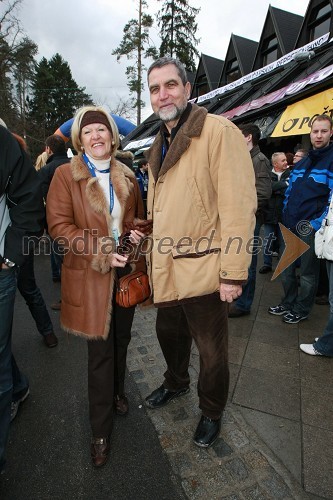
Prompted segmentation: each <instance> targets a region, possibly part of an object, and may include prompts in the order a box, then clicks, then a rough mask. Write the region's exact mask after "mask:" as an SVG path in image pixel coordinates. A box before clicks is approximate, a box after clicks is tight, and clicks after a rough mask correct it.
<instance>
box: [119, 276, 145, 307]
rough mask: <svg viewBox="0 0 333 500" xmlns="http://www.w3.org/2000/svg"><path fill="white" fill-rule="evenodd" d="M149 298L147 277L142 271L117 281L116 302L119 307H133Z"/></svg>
mask: <svg viewBox="0 0 333 500" xmlns="http://www.w3.org/2000/svg"><path fill="white" fill-rule="evenodd" d="M149 297H150V286H149V279H148V275H147V274H146V273H144V272H142V271H136V272H134V273H130V274H127V275H126V276H123V277H122V278H119V279H118V282H117V290H116V302H117V304H118V305H119V306H121V307H133V306H136V305H137V304H141V302H144V301H145V300H147V299H148V298H149Z"/></svg>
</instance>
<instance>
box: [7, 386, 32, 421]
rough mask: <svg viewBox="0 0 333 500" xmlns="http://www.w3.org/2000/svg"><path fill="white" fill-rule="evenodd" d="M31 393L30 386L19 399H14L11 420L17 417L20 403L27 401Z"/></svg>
mask: <svg viewBox="0 0 333 500" xmlns="http://www.w3.org/2000/svg"><path fill="white" fill-rule="evenodd" d="M29 394H30V390H29V387H28V389H27V390H26V392H25V393H24V394H23V396H22V397H21V398H20V399H19V400H18V401H12V404H11V408H10V421H11V422H12V421H13V420H14V418H15V417H16V415H17V412H18V409H19V406H20V404H21V403H23V401H25V400H26V399H27V397H28V396H29Z"/></svg>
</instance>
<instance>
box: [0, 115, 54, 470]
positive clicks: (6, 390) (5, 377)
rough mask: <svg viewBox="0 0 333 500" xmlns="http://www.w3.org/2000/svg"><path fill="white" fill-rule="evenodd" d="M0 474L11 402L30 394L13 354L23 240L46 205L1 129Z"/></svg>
mask: <svg viewBox="0 0 333 500" xmlns="http://www.w3.org/2000/svg"><path fill="white" fill-rule="evenodd" d="M0 146H1V147H0V318H1V321H0V472H3V471H4V466H5V450H6V444H7V440H8V432H9V424H10V419H11V405H12V400H13V401H16V403H17V405H19V404H20V403H21V402H22V401H24V399H26V397H27V396H28V394H29V383H28V380H27V378H26V377H25V376H24V375H23V374H22V373H21V372H20V371H19V369H18V367H17V365H16V362H15V359H14V356H13V354H12V350H11V337H12V322H13V312H14V301H15V291H16V275H17V268H18V266H20V265H22V264H23V263H24V259H25V257H24V255H23V253H24V246H25V245H24V238H26V237H27V236H28V235H29V234H40V233H41V232H42V229H43V226H44V207H43V203H42V197H41V195H40V193H39V192H38V183H37V182H36V175H37V174H36V172H35V169H34V168H33V166H32V164H31V162H30V160H29V158H28V156H27V155H26V153H25V152H24V151H23V150H22V149H21V148H20V146H19V143H18V142H17V140H16V139H14V137H13V136H12V134H11V133H10V132H9V131H8V130H6V129H5V128H4V127H3V126H1V125H0Z"/></svg>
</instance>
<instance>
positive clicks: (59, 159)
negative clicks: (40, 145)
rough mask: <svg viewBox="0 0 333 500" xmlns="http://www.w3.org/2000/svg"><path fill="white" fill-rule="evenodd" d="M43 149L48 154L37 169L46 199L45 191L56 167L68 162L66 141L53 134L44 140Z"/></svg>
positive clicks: (46, 191)
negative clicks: (44, 161) (42, 165)
mask: <svg viewBox="0 0 333 500" xmlns="http://www.w3.org/2000/svg"><path fill="white" fill-rule="evenodd" d="M45 151H46V153H47V155H48V158H47V161H46V165H45V166H44V167H43V168H41V169H40V170H39V171H38V176H39V180H40V182H41V186H42V193H43V197H44V199H45V200H46V197H47V193H48V191H49V187H50V184H51V181H52V179H53V175H54V172H55V171H56V169H57V168H58V167H59V166H60V165H63V164H64V163H68V162H69V159H68V156H67V150H66V143H65V141H64V140H63V138H62V137H60V135H57V134H53V135H50V136H49V137H47V139H46V141H45Z"/></svg>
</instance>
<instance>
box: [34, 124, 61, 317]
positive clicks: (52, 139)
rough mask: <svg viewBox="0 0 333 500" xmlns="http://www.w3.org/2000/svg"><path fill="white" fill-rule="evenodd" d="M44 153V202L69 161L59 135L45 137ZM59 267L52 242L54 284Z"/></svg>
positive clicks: (41, 174)
mask: <svg viewBox="0 0 333 500" xmlns="http://www.w3.org/2000/svg"><path fill="white" fill-rule="evenodd" d="M45 151H46V153H47V155H48V158H47V161H46V165H45V166H44V167H43V168H41V169H40V170H39V171H38V176H39V180H40V183H41V187H42V194H43V197H44V200H45V201H46V197H47V193H48V191H49V187H50V184H51V181H52V179H53V176H54V172H55V171H56V169H57V168H58V167H59V166H60V165H63V164H64V163H68V162H69V159H68V156H67V150H66V143H65V141H64V139H63V138H62V137H60V135H57V134H53V135H50V136H49V137H47V139H46V141H45ZM61 265H62V254H61V250H60V248H59V246H58V245H56V243H55V242H53V241H52V244H51V271H52V280H53V281H54V282H55V283H56V282H59V281H60V280H61ZM60 308H61V302H60V301H58V302H55V303H54V304H52V305H51V309H54V310H60Z"/></svg>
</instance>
